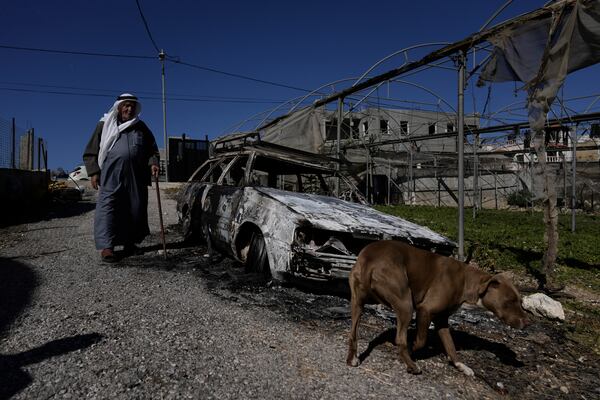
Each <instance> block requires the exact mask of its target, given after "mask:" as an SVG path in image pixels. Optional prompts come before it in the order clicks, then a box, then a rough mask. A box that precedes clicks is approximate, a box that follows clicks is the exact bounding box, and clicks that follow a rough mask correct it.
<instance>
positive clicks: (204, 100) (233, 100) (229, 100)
mask: <svg viewBox="0 0 600 400" xmlns="http://www.w3.org/2000/svg"><path fill="white" fill-rule="evenodd" d="M0 90H4V91H11V92H24V93H43V94H57V95H67V96H84V97H85V96H87V97H109V98H112V99H114V97H115V96H114V94H102V93H75V92H64V91H56V90H36V89H24V88H8V87H0ZM138 97H139V98H141V99H145V100H161V97H158V96H138ZM169 100H173V101H189V102H201V103H241V104H280V103H281V102H280V101H277V100H260V99H256V100H244V99H236V98H226V97H224V98H214V99H210V98H182V97H170V98H169Z"/></svg>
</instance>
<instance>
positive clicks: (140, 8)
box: [135, 0, 161, 53]
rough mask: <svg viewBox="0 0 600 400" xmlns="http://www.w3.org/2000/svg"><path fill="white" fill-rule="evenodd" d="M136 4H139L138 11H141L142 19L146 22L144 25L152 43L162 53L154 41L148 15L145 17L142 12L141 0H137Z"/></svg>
mask: <svg viewBox="0 0 600 400" xmlns="http://www.w3.org/2000/svg"><path fill="white" fill-rule="evenodd" d="M135 4H137V8H138V11H139V12H140V17H141V18H142V21H143V22H144V27H145V28H146V33H147V34H148V37H149V38H150V41H151V42H152V45H153V46H154V50H156V52H157V53H160V52H161V51H160V50H159V48H158V46H157V45H156V42H155V41H154V38H153V37H152V32H150V27H148V21H146V17H144V13H143V12H142V6H140V2H139V0H135Z"/></svg>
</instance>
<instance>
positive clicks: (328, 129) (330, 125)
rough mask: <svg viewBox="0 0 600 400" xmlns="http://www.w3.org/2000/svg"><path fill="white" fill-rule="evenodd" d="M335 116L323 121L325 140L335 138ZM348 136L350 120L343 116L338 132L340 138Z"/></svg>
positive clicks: (347, 137)
mask: <svg viewBox="0 0 600 400" xmlns="http://www.w3.org/2000/svg"><path fill="white" fill-rule="evenodd" d="M337 129H338V126H337V118H333V119H332V120H329V121H325V134H326V138H327V140H337ZM349 138H350V120H349V119H348V118H344V120H343V122H342V129H341V132H340V139H349Z"/></svg>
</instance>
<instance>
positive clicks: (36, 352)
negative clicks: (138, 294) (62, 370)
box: [0, 333, 102, 400]
mask: <svg viewBox="0 0 600 400" xmlns="http://www.w3.org/2000/svg"><path fill="white" fill-rule="evenodd" d="M100 340H102V335H100V334H98V333H90V334H86V335H75V336H71V337H66V338H62V339H57V340H52V341H50V342H48V343H46V344H44V345H42V346H39V347H36V348H34V349H31V350H27V351H24V352H22V353H18V354H9V355H1V354H0V382H2V384H1V385H0V399H2V400H3V399H9V398H10V397H11V396H14V395H15V394H17V393H19V392H20V391H21V390H23V389H24V388H26V387H27V386H28V385H29V384H30V383H31V382H32V381H33V378H32V377H31V375H30V374H28V373H27V372H26V371H24V370H23V369H22V368H21V367H24V366H26V365H30V364H36V363H39V362H41V361H44V360H46V359H49V358H52V357H56V356H60V355H62V354H67V353H70V352H72V351H75V350H80V349H84V348H86V347H89V346H91V345H92V344H94V343H97V342H99V341H100Z"/></svg>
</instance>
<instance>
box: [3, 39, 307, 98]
mask: <svg viewBox="0 0 600 400" xmlns="http://www.w3.org/2000/svg"><path fill="white" fill-rule="evenodd" d="M0 49H10V50H21V51H37V52H43V53H56V54H72V55H84V56H95V57H116V58H135V59H142V60H156V56H141V55H128V54H111V53H96V52H86V51H72V50H57V49H42V48H36V47H20V46H8V45H0ZM166 60H167V61H170V62H172V63H174V64H181V65H185V66H188V67H191V68H195V69H199V70H202V71H208V72H213V73H215V74H220V75H225V76H230V77H232V78H238V79H244V80H248V81H252V82H257V83H262V84H265V85H271V86H277V87H282V88H286V89H293V90H298V91H301V92H307V93H310V92H312V90H308V89H304V88H300V87H296V86H291V85H286V84H283V83H279V82H272V81H267V80H264V79H258V78H253V77H251V76H247V75H242V74H236V73H232V72H227V71H222V70H219V69H216V68H210V67H205V66H202V65H197V64H192V63H188V62H184V61H182V60H181V59H180V58H179V57H173V56H167V58H166Z"/></svg>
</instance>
